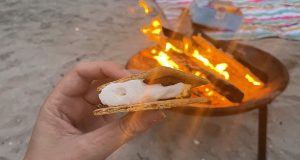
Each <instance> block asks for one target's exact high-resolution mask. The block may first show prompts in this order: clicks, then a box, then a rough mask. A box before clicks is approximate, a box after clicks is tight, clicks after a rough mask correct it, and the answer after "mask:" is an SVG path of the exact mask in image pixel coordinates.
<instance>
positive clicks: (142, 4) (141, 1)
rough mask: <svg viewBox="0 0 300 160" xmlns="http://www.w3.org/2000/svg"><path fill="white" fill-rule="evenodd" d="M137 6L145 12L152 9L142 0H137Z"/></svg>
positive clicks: (147, 12)
mask: <svg viewBox="0 0 300 160" xmlns="http://www.w3.org/2000/svg"><path fill="white" fill-rule="evenodd" d="M139 6H140V7H142V8H143V9H144V11H145V13H146V14H149V13H151V11H152V9H151V8H150V7H149V6H148V5H147V4H146V2H145V1H144V0H140V1H139Z"/></svg>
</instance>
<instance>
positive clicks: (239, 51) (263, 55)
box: [127, 41, 289, 115]
mask: <svg viewBox="0 0 300 160" xmlns="http://www.w3.org/2000/svg"><path fill="white" fill-rule="evenodd" d="M214 44H215V45H216V46H218V47H219V48H221V49H222V50H224V51H226V52H227V53H231V54H233V55H238V57H239V59H242V60H243V61H244V62H246V63H247V64H249V65H251V66H252V69H253V68H254V70H258V71H259V72H263V73H264V74H265V75H266V76H267V82H265V86H264V87H263V88H262V89H260V90H259V91H258V92H257V93H253V94H251V95H250V96H248V97H247V98H244V99H243V101H242V102H241V103H234V104H231V105H210V104H193V105H190V106H188V107H185V108H184V109H182V108H175V109H173V110H175V111H176V110H180V111H184V112H185V113H190V114H197V113H199V112H196V110H198V111H199V110H204V109H205V110H206V111H209V112H210V115H211V114H212V113H214V115H218V114H220V115H224V114H235V113H241V112H245V111H249V110H252V109H255V108H258V107H260V106H265V105H267V104H269V103H270V102H272V100H273V99H274V98H275V97H276V96H278V95H279V94H280V93H281V92H282V91H283V90H284V89H285V88H286V86H287V84H288V81H289V75H288V72H287V69H286V68H285V67H284V65H283V64H282V63H281V62H280V61H279V60H277V59H276V58H275V57H273V56H272V55H271V54H269V53H267V52H265V51H263V50H260V49H257V48H254V47H252V46H248V45H244V44H240V43H237V42H235V41H215V42H214ZM230 50H231V51H230ZM147 61H149V59H147V58H145V57H143V56H142V55H141V53H138V54H136V55H134V56H133V57H131V59H130V60H129V61H128V63H127V68H128V69H138V70H147V69H150V68H153V67H155V66H153V65H151V63H149V62H147ZM253 73H254V74H256V73H255V72H253Z"/></svg>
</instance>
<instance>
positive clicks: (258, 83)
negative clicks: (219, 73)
mask: <svg viewBox="0 0 300 160" xmlns="http://www.w3.org/2000/svg"><path fill="white" fill-rule="evenodd" d="M245 78H246V79H247V80H248V81H249V82H250V83H252V84H253V85H255V86H260V85H262V83H261V82H258V81H255V80H254V78H253V77H252V76H250V75H249V74H246V76H245Z"/></svg>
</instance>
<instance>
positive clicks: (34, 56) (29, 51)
mask: <svg viewBox="0 0 300 160" xmlns="http://www.w3.org/2000/svg"><path fill="white" fill-rule="evenodd" d="M148 22H149V18H147V17H146V16H144V15H143V14H141V10H140V9H139V8H138V5H137V2H136V1H121V0H101V1H100V0H64V1H59V0H51V1H50V0H2V1H0V48H1V49H0V102H1V103H0V160H16V159H22V158H23V156H24V153H25V151H26V146H27V143H28V141H29V137H30V134H31V130H32V127H33V125H34V122H35V120H36V117H37V113H38V110H39V107H40V106H41V105H42V103H43V101H44V100H45V98H46V97H47V95H48V94H49V93H50V92H51V90H52V89H53V87H54V86H55V84H56V83H57V82H58V80H59V79H61V78H62V77H63V76H64V74H65V73H66V72H67V71H68V70H70V69H71V68H72V67H74V65H76V64H78V63H80V62H83V61H95V60H110V61H114V62H117V63H120V64H126V61H127V60H128V59H129V58H130V56H132V55H134V54H135V53H137V52H138V51H139V50H140V49H142V48H145V47H147V46H149V45H150V44H151V42H149V41H148V40H147V39H146V38H145V37H144V36H143V35H142V34H141V33H140V32H139V27H140V26H141V25H142V24H146V23H148ZM243 43H247V44H250V45H253V46H256V47H258V48H261V49H263V50H265V51H268V52H270V53H272V54H273V55H274V56H276V57H277V58H278V59H280V60H281V61H282V62H283V63H284V64H285V65H286V67H287V68H288V70H289V73H290V84H289V86H288V87H287V89H286V90H285V92H283V94H281V95H280V96H279V97H278V98H277V99H276V100H275V101H274V102H273V103H272V104H271V105H269V116H268V118H269V119H268V135H267V150H268V152H267V155H268V158H269V159H284V160H295V159H300V138H299V133H300V116H299V113H300V107H299V106H300V93H299V92H300V64H299V62H300V42H297V41H287V40H282V39H275V38H273V39H264V40H257V41H251V42H243ZM257 116H258V112H257V110H254V111H251V112H247V113H244V114H239V115H235V116H226V117H193V116H188V115H183V114H181V113H178V112H168V118H167V120H166V121H165V122H164V123H162V124H161V125H159V126H157V127H154V128H153V129H151V130H149V131H147V132H146V133H145V134H143V135H141V136H139V137H137V138H135V139H134V140H132V141H131V142H129V143H128V144H126V145H124V146H123V147H122V148H120V149H119V150H117V151H116V152H115V153H114V154H113V155H111V156H110V158H109V159H111V160H114V159H122V160H158V159H164V160H169V159H172V160H182V159H189V160H218V159H222V160H240V159H243V160H254V159H256V156H257V123H258V119H257ZM100 149H101V148H99V150H100Z"/></svg>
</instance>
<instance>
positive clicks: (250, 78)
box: [127, 3, 289, 160]
mask: <svg viewBox="0 0 300 160" xmlns="http://www.w3.org/2000/svg"><path fill="white" fill-rule="evenodd" d="M142 4H143V5H141V6H142V7H143V8H144V10H145V13H147V14H148V13H149V11H150V10H149V8H148V6H147V5H146V4H144V3H142ZM183 28H188V27H183ZM196 28H197V27H194V28H193V30H194V33H193V35H191V36H188V35H187V34H182V33H178V32H175V31H173V30H170V29H167V28H164V27H163V26H162V22H161V19H160V17H157V18H155V19H153V20H152V22H151V24H149V25H148V26H145V27H142V28H141V31H142V33H144V34H145V35H146V36H147V37H148V38H149V39H150V40H152V41H154V42H155V43H156V45H154V46H152V47H149V48H146V49H143V50H142V51H140V52H139V53H138V54H136V55H134V56H133V57H131V59H130V60H129V61H128V63H127V68H128V69H137V70H148V69H151V68H153V67H157V66H166V67H170V68H174V69H178V70H182V71H184V72H188V73H191V74H195V75H197V76H200V77H203V78H206V79H208V80H209V81H210V82H211V83H210V84H208V85H205V86H201V87H198V88H196V89H194V90H193V92H192V96H194V97H197V96H201V97H206V98H208V99H209V102H208V103H205V104H203V103H202V104H192V105H189V106H186V107H181V108H179V109H173V111H174V110H175V111H180V112H183V113H187V114H194V115H198V116H215V115H228V114H237V113H241V112H245V111H249V110H252V109H259V117H258V118H259V124H258V159H260V160H264V159H266V131H267V130H266V128H267V104H269V103H271V102H272V100H273V99H274V98H275V97H276V96H278V95H279V94H280V93H281V92H282V91H283V90H284V89H285V87H286V86H287V84H288V81H289V75H288V72H287V70H286V68H285V67H284V66H283V64H282V63H281V62H280V61H278V60H277V59H276V58H275V57H273V56H272V55H271V54H269V53H267V52H265V51H262V50H260V49H257V48H254V47H251V46H247V45H244V44H240V43H237V42H235V41H216V40H213V39H211V38H210V37H208V36H206V35H205V34H204V33H202V31H199V30H198V32H200V33H201V35H199V34H198V33H197V29H196ZM201 110H205V111H209V112H199V111H201ZM204 113H207V114H206V115H203V114H204Z"/></svg>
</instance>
